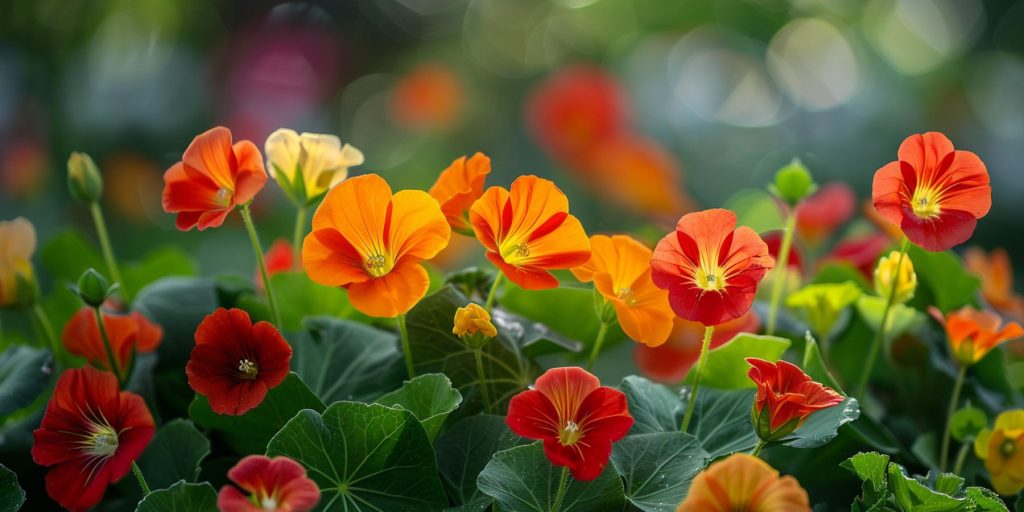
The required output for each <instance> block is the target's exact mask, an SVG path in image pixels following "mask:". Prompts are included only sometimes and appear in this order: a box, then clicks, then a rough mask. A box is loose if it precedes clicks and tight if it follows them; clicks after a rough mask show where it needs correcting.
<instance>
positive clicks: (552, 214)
mask: <svg viewBox="0 0 1024 512" xmlns="http://www.w3.org/2000/svg"><path fill="white" fill-rule="evenodd" d="M469 220H470V223H471V224H472V225H473V231H474V232H475V233H476V238H477V240H480V243H482V244H483V245H484V247H485V248H487V259H489V260H491V263H494V264H495V265H496V266H497V267H498V268H499V269H500V270H501V271H502V273H504V274H505V276H506V277H508V278H509V280H510V281H512V282H513V283H516V284H518V285H519V286H521V287H523V288H525V289H527V290H543V289H546V288H554V287H556V286H558V279H556V278H555V276H553V275H551V274H550V273H549V272H548V270H552V269H561V268H572V267H575V266H577V265H582V264H584V263H586V262H587V260H589V259H590V240H589V239H588V238H587V233H586V232H584V231H583V225H582V224H580V221H579V219H577V218H576V217H573V216H572V215H570V214H569V199H568V198H566V197H565V194H563V193H562V191H561V190H559V189H558V187H557V186H555V184H554V183H552V182H551V181H549V180H545V179H542V178H538V177H536V176H520V177H519V178H516V180H515V181H514V182H512V187H511V188H510V189H509V190H505V189H504V188H503V187H491V188H489V189H487V191H486V192H484V195H483V196H481V197H480V199H477V201H476V202H475V203H473V206H472V207H471V208H470V210H469Z"/></svg>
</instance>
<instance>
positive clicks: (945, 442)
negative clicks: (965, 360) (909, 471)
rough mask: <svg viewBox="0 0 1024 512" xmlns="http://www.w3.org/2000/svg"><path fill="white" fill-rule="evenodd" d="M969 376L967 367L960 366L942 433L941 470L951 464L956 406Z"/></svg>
mask: <svg viewBox="0 0 1024 512" xmlns="http://www.w3.org/2000/svg"><path fill="white" fill-rule="evenodd" d="M965 375H967V365H960V371H959V372H958V373H957V374H956V382H954V383H953V395H952V396H951V397H950V398H949V409H947V410H946V429H945V430H944V431H943V432H942V451H941V452H939V470H941V471H945V470H946V463H947V462H949V433H950V432H949V431H950V428H951V427H952V423H953V415H954V414H956V406H957V403H958V402H959V401H960V389H961V388H962V387H963V385H964V376H965Z"/></svg>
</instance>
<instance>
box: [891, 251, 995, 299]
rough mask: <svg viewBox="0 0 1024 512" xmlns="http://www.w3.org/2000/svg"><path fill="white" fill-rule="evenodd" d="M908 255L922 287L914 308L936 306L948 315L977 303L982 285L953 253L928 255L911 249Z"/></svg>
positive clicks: (919, 289) (931, 253)
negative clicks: (954, 310) (950, 312)
mask: <svg viewBox="0 0 1024 512" xmlns="http://www.w3.org/2000/svg"><path fill="white" fill-rule="evenodd" d="M907 254H908V255H909V256H910V260H911V261H912V262H913V263H914V272H915V273H916V274H917V281H918V283H919V284H918V289H917V291H916V292H915V293H914V298H913V299H912V300H911V302H910V303H911V304H913V305H914V306H916V307H918V308H919V309H924V308H925V307H927V306H935V307H937V308H939V309H940V310H941V311H943V312H948V311H950V310H953V309H958V308H960V307H963V306H966V305H968V304H975V303H976V299H975V297H976V296H977V293H978V288H979V287H980V286H981V281H980V280H979V279H978V277H977V276H974V275H972V274H971V273H970V272H968V271H967V269H966V268H964V265H963V262H961V261H960V259H959V258H957V257H956V256H955V255H954V254H953V253H952V252H950V251H944V252H929V251H926V250H924V249H921V248H920V247H917V246H915V245H911V246H910V250H909V251H908V252H907Z"/></svg>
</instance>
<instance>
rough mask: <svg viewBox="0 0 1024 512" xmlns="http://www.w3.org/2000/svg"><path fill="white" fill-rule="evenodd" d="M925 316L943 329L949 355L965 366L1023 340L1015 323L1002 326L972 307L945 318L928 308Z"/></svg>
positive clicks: (994, 317) (1023, 332)
mask: <svg viewBox="0 0 1024 512" xmlns="http://www.w3.org/2000/svg"><path fill="white" fill-rule="evenodd" d="M928 312H929V313H931V315H932V317H934V318H935V319H936V320H937V321H938V322H939V323H940V324H942V326H943V327H944V328H945V329H946V337H947V338H948V339H949V351H950V352H951V353H952V354H953V357H954V358H956V360H957V361H959V362H960V364H962V365H964V366H971V365H973V364H974V363H977V362H978V361H981V359H982V358H983V357H985V355H986V354H988V353H989V352H990V351H992V349H994V348H996V347H998V346H999V345H1002V344H1003V343H1005V342H1007V341H1010V340H1014V339H1017V338H1020V337H1021V336H1024V328H1022V327H1021V326H1020V324H1018V323H1017V322H1010V323H1008V324H1006V325H1002V323H1003V321H1002V319H1001V318H999V315H997V314H995V313H990V312H988V311H978V310H977V309H974V308H972V307H971V306H965V307H963V308H961V309H959V310H957V311H953V312H951V313H948V314H946V315H945V316H943V315H942V312H941V311H939V310H938V308H935V307H930V308H928Z"/></svg>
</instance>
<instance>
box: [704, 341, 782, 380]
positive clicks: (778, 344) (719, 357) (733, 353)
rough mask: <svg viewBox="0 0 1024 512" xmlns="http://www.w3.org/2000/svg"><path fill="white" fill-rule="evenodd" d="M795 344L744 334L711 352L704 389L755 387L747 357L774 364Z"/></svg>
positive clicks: (705, 374) (705, 371) (705, 370)
mask: <svg viewBox="0 0 1024 512" xmlns="http://www.w3.org/2000/svg"><path fill="white" fill-rule="evenodd" d="M791 343H792V342H791V341H789V340H788V339H786V338H780V337H778V336H767V335H757V334H747V333H741V334H738V335H736V337H735V338H733V339H732V340H730V341H727V342H725V344H723V345H721V346H719V347H716V348H713V349H711V350H710V351H709V352H708V361H707V367H706V368H705V369H704V380H703V381H702V384H701V385H703V386H709V387H713V388H718V389H743V388H752V387H754V382H753V381H751V380H750V378H748V377H747V371H748V370H749V369H750V365H749V364H747V362H746V359H747V358H748V357H756V358H759V359H764V360H766V361H771V362H775V361H778V360H779V358H781V357H782V354H783V353H785V352H786V349H788V348H789V346H790V344H791ZM696 368H697V365H693V367H692V368H691V369H690V374H689V375H688V376H687V382H692V380H693V378H694V375H695V373H696Z"/></svg>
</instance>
